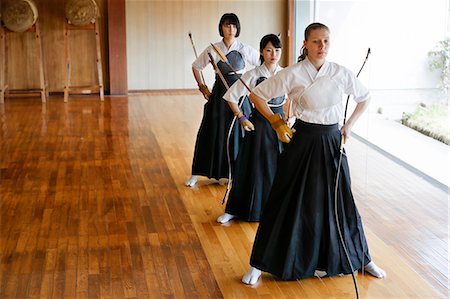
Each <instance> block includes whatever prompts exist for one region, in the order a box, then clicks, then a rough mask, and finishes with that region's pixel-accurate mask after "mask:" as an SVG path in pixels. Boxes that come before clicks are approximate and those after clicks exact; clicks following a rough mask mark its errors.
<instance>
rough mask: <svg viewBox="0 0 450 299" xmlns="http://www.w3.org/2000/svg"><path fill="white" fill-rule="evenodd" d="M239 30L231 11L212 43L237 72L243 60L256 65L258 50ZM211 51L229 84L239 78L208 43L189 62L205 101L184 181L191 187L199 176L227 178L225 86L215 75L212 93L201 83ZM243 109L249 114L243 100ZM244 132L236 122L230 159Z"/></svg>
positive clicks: (241, 70) (228, 120)
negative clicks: (192, 155) (188, 175)
mask: <svg viewBox="0 0 450 299" xmlns="http://www.w3.org/2000/svg"><path fill="white" fill-rule="evenodd" d="M240 31H241V25H240V22H239V19H238V17H237V16H236V15H235V14H234V13H226V14H224V15H223V16H222V18H221V19H220V22H219V34H220V36H222V37H223V38H222V40H221V41H219V42H217V43H215V44H214V45H215V46H216V47H217V48H218V49H220V50H221V51H222V53H224V54H225V55H226V57H227V59H228V62H229V63H230V64H231V65H232V66H233V68H234V69H235V70H236V71H237V72H238V73H239V74H240V75H242V73H244V71H245V67H246V63H249V64H251V65H254V66H256V65H259V53H258V51H257V50H255V49H254V48H252V47H250V46H248V45H246V44H244V43H241V42H240V41H238V40H237V37H238V36H239V34H240ZM208 53H210V54H211V55H212V57H213V59H214V60H215V61H214V62H215V63H216V64H217V66H218V68H219V69H220V71H221V73H222V74H223V77H224V79H225V80H226V82H227V84H228V86H231V85H232V84H233V83H234V82H236V80H238V78H237V77H236V76H235V74H234V73H233V71H232V70H231V68H230V67H229V66H228V65H227V64H226V63H225V62H223V61H221V59H220V57H219V56H218V55H217V53H216V52H215V51H214V50H213V48H212V46H208V47H207V48H206V49H205V50H204V51H203V52H202V53H201V54H200V55H199V57H198V58H197V59H196V60H195V61H194V63H193V64H192V72H193V74H194V77H195V80H196V81H197V83H198V87H199V90H200V91H201V92H202V93H203V95H204V97H205V98H206V100H207V102H206V103H205V105H204V110H203V119H202V122H201V125H200V128H199V131H198V134H197V140H196V144H195V150H194V158H193V162H192V176H191V177H190V178H189V179H187V180H186V182H185V185H186V186H189V187H192V186H194V185H195V184H196V183H197V180H198V176H206V177H208V178H214V179H216V180H219V179H221V178H228V159H227V134H228V130H229V127H230V124H231V121H232V119H233V113H232V111H231V110H230V108H229V107H228V105H227V104H226V103H225V102H224V101H223V99H222V97H223V95H224V94H225V92H226V90H227V88H226V86H225V85H224V83H223V82H222V81H221V79H220V78H219V76H218V75H216V80H215V83H214V87H213V90H212V92H211V93H210V92H209V90H208V87H207V86H206V85H205V84H204V83H202V80H201V76H200V71H201V70H202V69H204V68H205V67H206V66H207V65H208V64H209V62H210V61H209V60H210V59H209V56H208ZM242 107H243V109H244V110H245V111H246V112H247V113H249V112H250V109H251V105H250V103H249V101H248V100H246V103H243V106H242ZM243 135H244V132H243V129H242V128H241V126H240V125H239V124H235V126H234V128H233V135H232V139H231V141H230V148H229V151H230V155H231V160H232V162H233V161H234V159H235V158H236V156H237V153H238V151H239V143H240V141H241V140H242V138H243Z"/></svg>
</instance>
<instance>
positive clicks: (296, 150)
mask: <svg viewBox="0 0 450 299" xmlns="http://www.w3.org/2000/svg"><path fill="white" fill-rule="evenodd" d="M329 46H330V31H329V29H328V27H327V26H325V25H323V24H321V23H313V24H310V25H309V26H308V27H307V28H306V30H305V40H304V42H303V53H302V56H301V57H300V59H299V60H300V62H299V63H297V64H295V65H292V66H290V67H288V68H285V69H284V70H282V71H280V72H279V73H278V74H277V75H275V76H273V77H272V78H270V79H268V80H266V81H264V82H263V83H261V84H260V85H258V86H257V87H256V88H255V89H254V90H253V93H251V94H250V99H251V100H252V102H253V103H254V104H255V106H256V108H257V109H258V110H259V111H260V112H261V114H262V115H264V116H265V117H266V118H267V119H268V120H269V121H270V123H271V124H272V126H273V128H274V129H275V130H276V131H277V133H278V136H279V138H280V139H281V140H282V141H284V142H290V144H289V146H287V147H286V149H285V150H284V151H283V153H282V154H281V155H280V160H279V161H278V168H277V172H276V174H275V179H274V182H273V184H272V189H271V191H270V195H269V198H268V200H267V203H266V206H265V208H264V212H263V215H262V217H261V220H260V225H259V227H258V231H257V233H256V237H255V242H254V244H253V250H252V255H251V258H250V265H251V267H250V270H249V271H248V272H247V273H246V274H245V275H244V277H243V278H242V281H243V282H244V283H246V284H254V283H256V282H257V280H258V278H259V277H260V275H261V271H265V272H269V273H271V274H274V275H276V276H277V277H279V278H280V279H283V280H295V279H301V278H306V277H312V276H315V275H316V276H317V275H318V276H324V275H326V276H333V275H337V274H350V273H352V270H361V269H364V271H366V272H368V273H370V274H371V275H373V276H375V277H378V278H382V277H385V276H386V273H385V272H384V271H383V270H382V269H381V268H379V267H378V266H377V265H376V264H375V263H374V262H373V261H372V259H371V257H370V254H369V249H368V246H367V241H366V237H365V234H364V230H363V225H362V221H361V217H360V215H359V213H358V210H357V208H356V205H355V202H354V199H353V195H352V191H351V186H350V173H349V168H348V162H347V157H346V156H345V155H343V159H342V166H341V168H340V172H341V176H340V180H339V183H338V192H337V207H336V210H335V180H336V174H337V166H338V157H339V153H340V145H341V138H343V140H344V142H345V140H346V139H348V138H349V136H350V132H351V129H352V126H353V125H354V123H355V121H357V119H358V118H359V117H360V116H361V114H362V113H363V112H364V110H365V109H366V108H367V106H368V103H369V97H370V96H369V91H368V90H367V88H366V87H364V86H363V85H362V83H361V82H360V81H359V80H358V79H357V78H356V76H355V75H354V74H353V73H352V72H351V71H349V70H348V69H347V68H345V67H343V66H340V65H338V64H336V63H333V62H328V61H326V60H325V58H326V56H327V54H328V50H329ZM283 94H287V95H288V97H289V99H290V100H291V101H292V112H293V114H294V115H295V116H296V118H297V120H296V123H295V125H294V128H295V133H293V132H292V131H291V130H290V129H289V127H288V126H286V124H285V123H284V121H283V119H282V118H281V116H280V115H277V114H274V113H273V112H272V111H271V110H270V109H269V108H268V106H267V101H268V100H269V99H271V98H273V97H277V96H280V95H283ZM343 94H349V95H353V97H354V100H355V101H356V103H357V105H356V107H355V109H354V111H353V112H352V114H351V116H350V117H349V119H348V120H347V121H346V123H345V125H343V126H342V127H341V128H339V125H338V123H339V122H340V121H341V120H342V119H343V118H344V108H343V104H342V98H343ZM335 211H337V213H338V217H337V218H338V219H336V217H335ZM338 225H339V227H338ZM339 230H340V231H341V232H342V237H343V240H344V244H345V247H346V249H347V251H348V255H349V259H350V261H351V265H352V267H351V266H350V264H349V262H348V260H347V256H346V254H345V251H344V247H343V246H342V244H341V241H340V236H339V234H338V231H339Z"/></svg>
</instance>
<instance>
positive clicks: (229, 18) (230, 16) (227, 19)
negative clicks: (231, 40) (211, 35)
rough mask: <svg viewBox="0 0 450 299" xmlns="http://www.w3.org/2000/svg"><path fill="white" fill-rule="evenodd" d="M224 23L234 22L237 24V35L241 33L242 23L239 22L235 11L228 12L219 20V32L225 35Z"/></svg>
mask: <svg viewBox="0 0 450 299" xmlns="http://www.w3.org/2000/svg"><path fill="white" fill-rule="evenodd" d="M223 24H233V25H235V26H236V37H238V36H239V34H240V33H241V23H240V22H239V18H238V17H237V15H235V14H234V13H226V14H224V15H223V16H222V17H221V18H220V22H219V34H220V36H222V37H223V30H222V25H223Z"/></svg>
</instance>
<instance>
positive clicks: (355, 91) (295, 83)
mask: <svg viewBox="0 0 450 299" xmlns="http://www.w3.org/2000/svg"><path fill="white" fill-rule="evenodd" d="M253 92H254V93H255V95H257V96H259V97H260V98H262V99H265V100H266V101H269V100H270V99H271V98H274V97H277V96H280V95H284V94H287V95H288V97H289V98H290V99H291V101H292V104H291V109H292V114H293V116H295V117H296V118H297V119H301V120H302V121H304V122H308V123H316V124H324V125H330V124H335V123H338V122H339V121H341V120H342V119H343V118H344V106H343V95H344V94H347V95H353V97H354V100H355V101H356V102H363V101H365V100H367V99H369V98H370V94H369V90H368V89H367V88H366V87H364V85H363V84H362V83H361V81H359V80H358V78H356V76H355V75H354V74H353V73H352V72H351V71H350V70H348V69H347V68H345V67H343V66H341V65H338V64H336V63H333V62H328V61H325V63H324V64H323V65H322V67H321V68H320V70H319V71H317V69H316V68H315V67H314V65H313V64H312V63H311V62H310V61H309V59H308V57H307V58H306V59H305V60H303V61H300V62H299V63H296V64H294V65H292V66H290V67H287V68H285V69H283V70H282V71H280V72H279V73H278V74H276V75H275V76H273V77H272V78H270V79H269V80H265V81H264V82H262V83H261V84H259V85H258V86H257V87H256V88H255V89H254V90H253Z"/></svg>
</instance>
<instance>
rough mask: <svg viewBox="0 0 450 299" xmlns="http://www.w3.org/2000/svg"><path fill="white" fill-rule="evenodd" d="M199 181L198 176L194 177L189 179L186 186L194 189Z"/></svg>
mask: <svg viewBox="0 0 450 299" xmlns="http://www.w3.org/2000/svg"><path fill="white" fill-rule="evenodd" d="M197 180H198V176H196V175H193V176H191V177H190V178H188V179H187V180H186V181H185V182H184V184H185V185H186V187H193V186H195V184H197Z"/></svg>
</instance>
